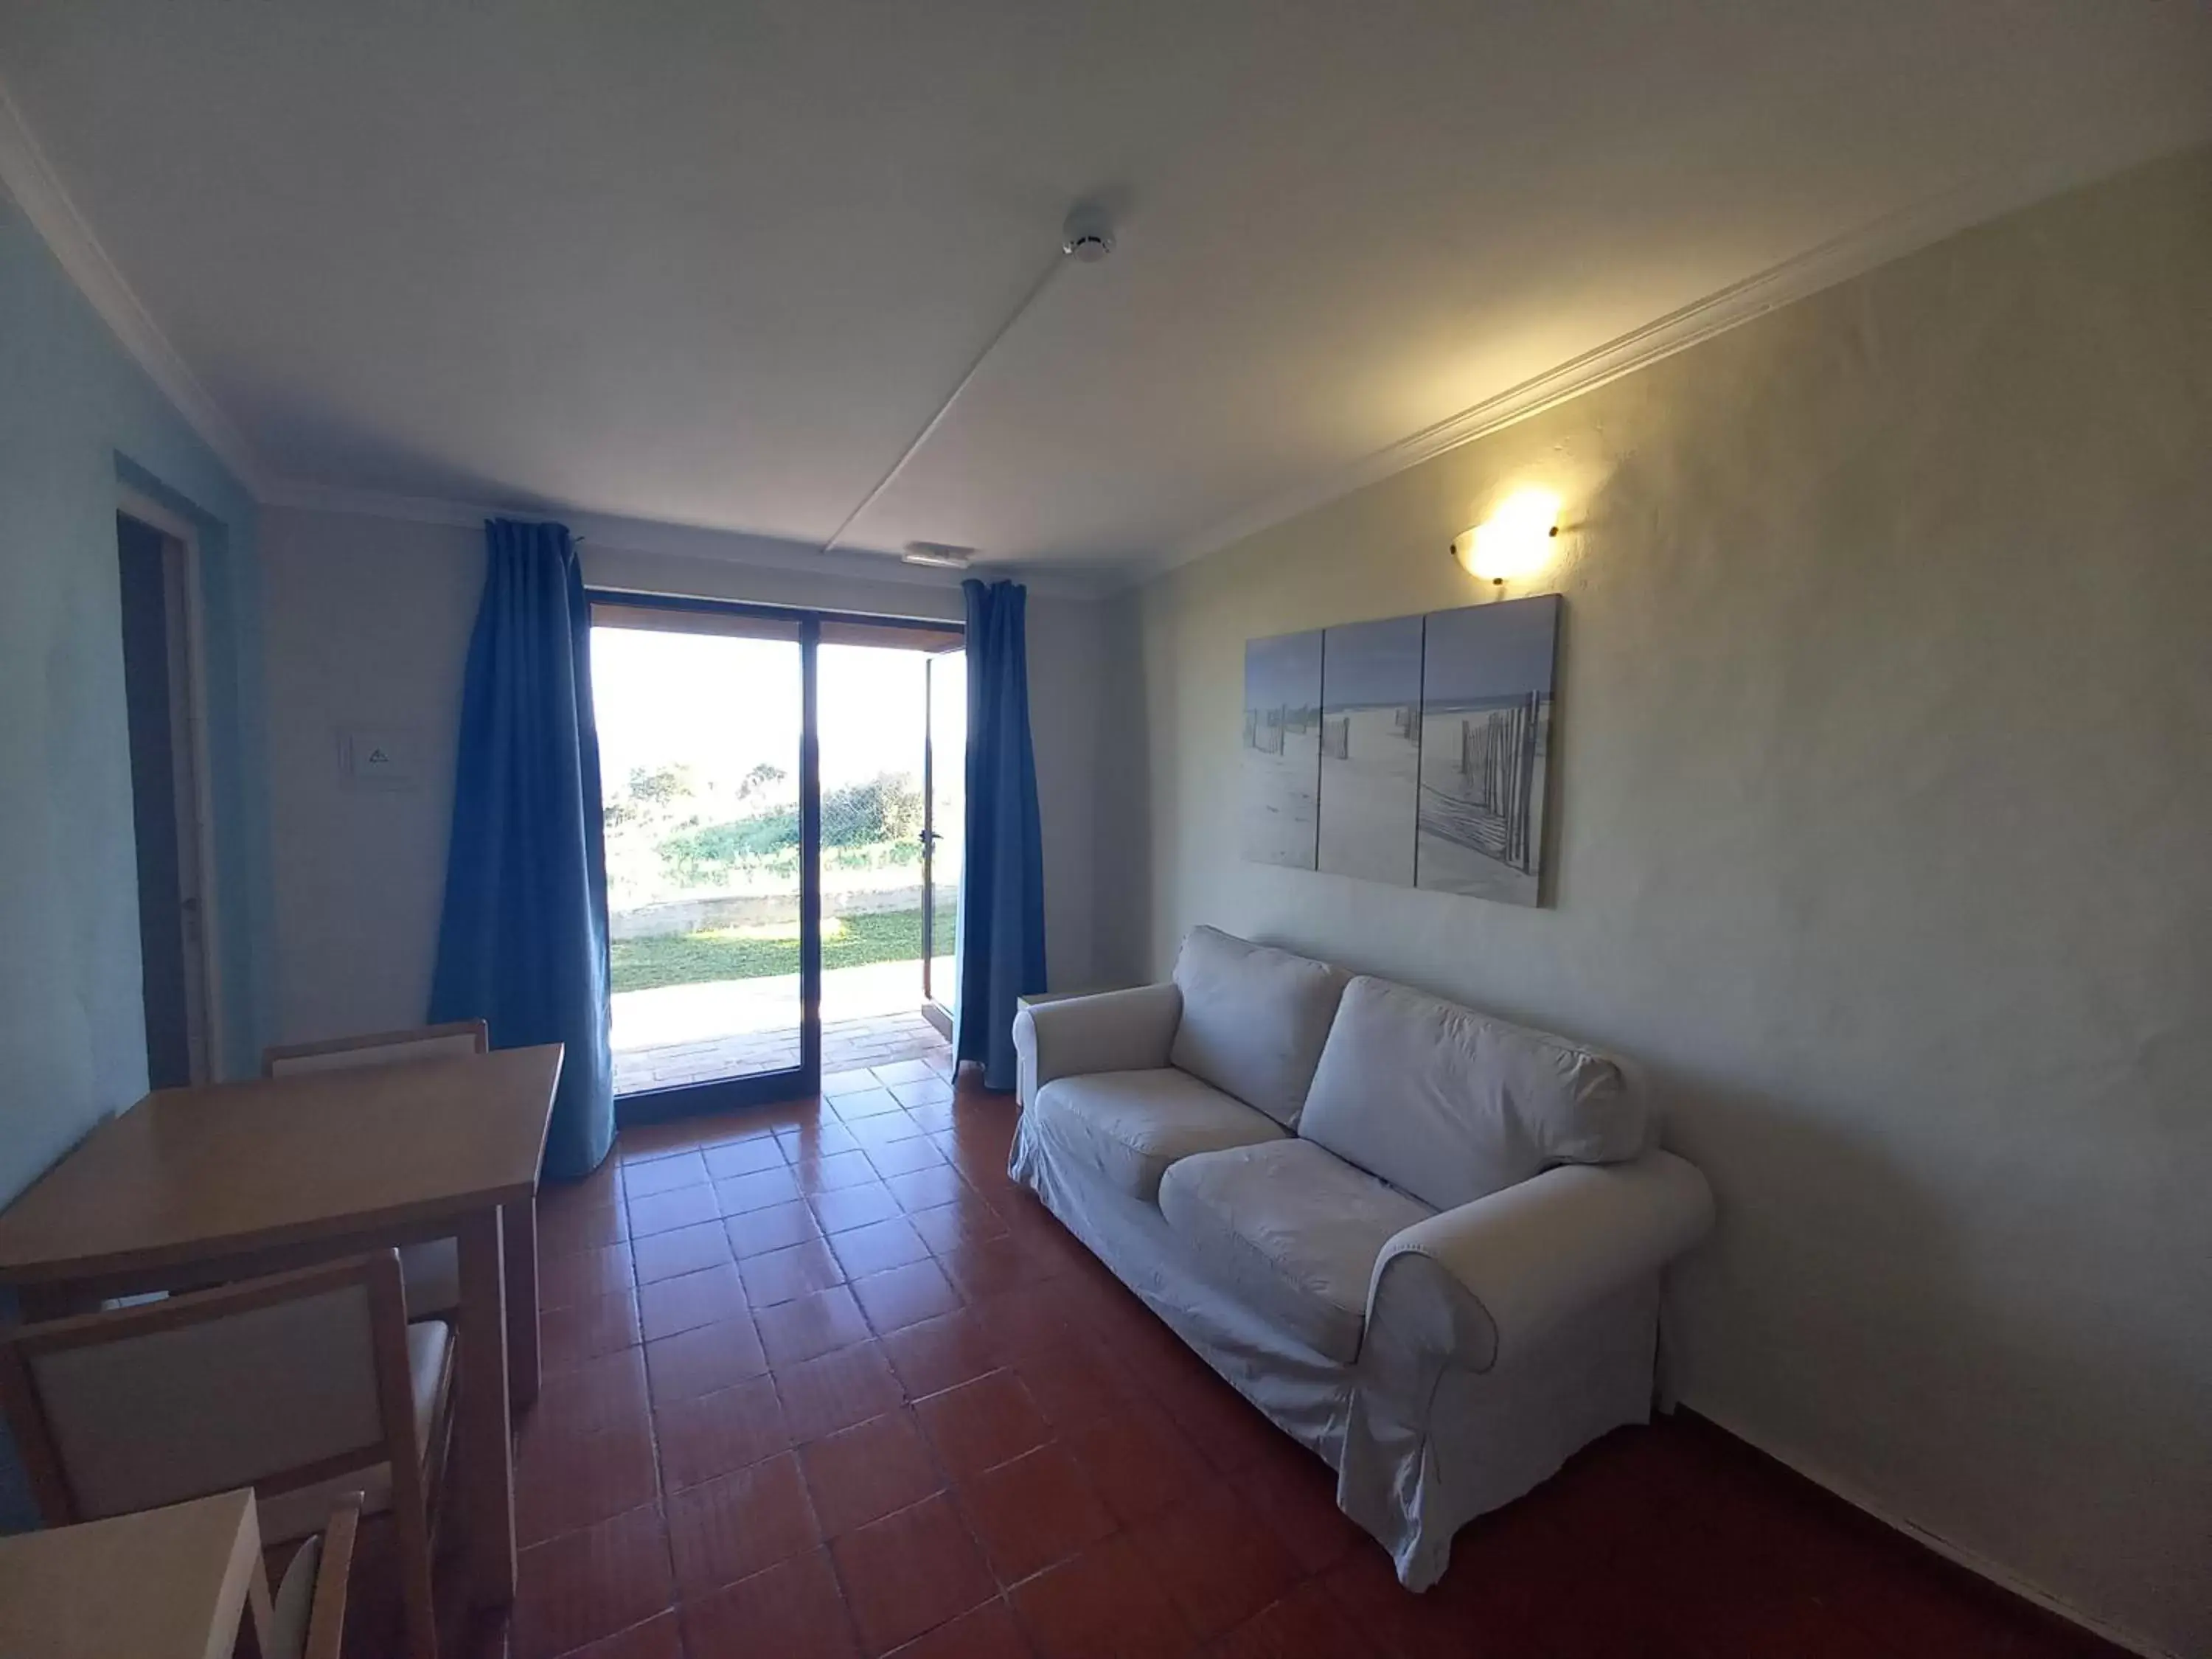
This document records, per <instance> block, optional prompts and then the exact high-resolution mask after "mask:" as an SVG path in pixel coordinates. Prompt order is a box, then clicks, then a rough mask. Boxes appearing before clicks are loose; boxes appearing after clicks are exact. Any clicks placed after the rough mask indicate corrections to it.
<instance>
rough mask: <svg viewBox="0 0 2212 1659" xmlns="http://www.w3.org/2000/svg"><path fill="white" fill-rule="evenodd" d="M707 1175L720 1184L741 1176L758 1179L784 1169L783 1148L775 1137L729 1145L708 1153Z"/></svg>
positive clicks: (757, 1138) (710, 1147)
mask: <svg viewBox="0 0 2212 1659" xmlns="http://www.w3.org/2000/svg"><path fill="white" fill-rule="evenodd" d="M706 1156H707V1173H708V1175H709V1176H713V1177H714V1179H715V1180H716V1181H728V1180H730V1179H732V1177H734V1176H745V1175H757V1174H758V1173H759V1172H760V1171H762V1170H781V1169H782V1168H783V1167H784V1156H783V1148H782V1147H781V1146H778V1145H777V1144H776V1139H775V1136H774V1135H772V1134H768V1135H755V1136H753V1137H752V1138H751V1139H746V1140H731V1141H725V1142H724V1143H723V1144H722V1145H720V1146H709V1147H708V1149H707V1154H706Z"/></svg>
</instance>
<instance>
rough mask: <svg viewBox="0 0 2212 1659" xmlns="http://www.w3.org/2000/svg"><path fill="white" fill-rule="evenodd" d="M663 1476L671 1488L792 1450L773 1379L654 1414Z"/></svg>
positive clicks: (758, 1379) (757, 1380)
mask: <svg viewBox="0 0 2212 1659" xmlns="http://www.w3.org/2000/svg"><path fill="white" fill-rule="evenodd" d="M653 1425H654V1431H655V1433H656V1435H657V1437H658V1438H659V1448H660V1476H661V1480H662V1481H663V1482H664V1483H665V1485H666V1486H667V1488H668V1490H669V1491H671V1492H678V1491H681V1490H682V1489H683V1488H684V1487H686V1486H697V1485H699V1483H700V1482H702V1481H704V1480H713V1479H714V1477H715V1476H716V1475H720V1474H733V1473H735V1472H736V1471H737V1470H738V1469H742V1468H749V1467H750V1466H751V1465H752V1464H755V1463H757V1462H761V1461H763V1459H765V1458H769V1457H773V1456H775V1455H776V1454H777V1453H778V1452H781V1451H784V1450H787V1449H788V1448H789V1447H790V1445H791V1433H790V1431H789V1429H788V1428H787V1426H786V1425H785V1423H784V1420H783V1404H782V1401H781V1400H780V1399H779V1398H778V1397H777V1395H776V1391H775V1381H774V1379H772V1378H769V1377H766V1376H756V1377H753V1378H750V1380H748V1381H746V1382H744V1383H738V1384H737V1385H736V1386H734V1387H732V1388H727V1389H716V1390H715V1391H714V1392H713V1393H711V1394H702V1395H694V1396H692V1397H691V1398H690V1399H689V1400H678V1401H672V1402H671V1403H670V1404H668V1405H666V1406H664V1407H661V1408H660V1409H659V1411H657V1412H656V1413H653Z"/></svg>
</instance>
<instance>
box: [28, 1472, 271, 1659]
mask: <svg viewBox="0 0 2212 1659" xmlns="http://www.w3.org/2000/svg"><path fill="white" fill-rule="evenodd" d="M260 1565H261V1527H260V1522H259V1520H258V1516H256V1514H255V1511H254V1507H253V1494H252V1492H250V1491H247V1492H222V1493H218V1494H217V1495H216V1496H215V1497H213V1498H195V1499H194V1500H193V1501H192V1502H191V1503H189V1504H171V1505H170V1506H169V1507H168V1508H167V1509H159V1510H141V1511H139V1512H138V1513H137V1514H135V1515H118V1516H113V1517H112V1518H111V1519H109V1520H106V1521H88V1522H85V1523H84V1524H83V1525H82V1526H76V1527H54V1528H49V1529H48V1530H46V1531H45V1532H27V1533H19V1534H16V1535H15V1536H14V1537H12V1538H0V1653H9V1654H26V1655H28V1654H36V1655H38V1656H40V1659H118V1656H119V1655H125V1654H128V1655H130V1656H131V1659H229V1655H230V1652H231V1650H232V1648H233V1646H234V1644H235V1643H236V1641H237V1638H238V1627H239V1621H240V1619H241V1618H242V1617H243V1615H244V1613H245V1609H246V1595H247V1593H248V1588H249V1586H250V1585H251V1584H252V1579H253V1575H254V1573H255V1572H257V1571H259V1569H260Z"/></svg>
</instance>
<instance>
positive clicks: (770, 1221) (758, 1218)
mask: <svg viewBox="0 0 2212 1659" xmlns="http://www.w3.org/2000/svg"><path fill="white" fill-rule="evenodd" d="M722 1231H723V1233H724V1235H725V1236H726V1237H727V1238H728V1240H729V1247H730V1249H732V1250H733V1251H734V1252H736V1254H737V1258H738V1261H740V1262H742V1261H744V1259H745V1258H746V1257H747V1256H749V1255H763V1254H765V1253H766V1252H768V1251H769V1250H787V1249H790V1248H791V1247H792V1246H793V1245H794V1244H805V1243H809V1242H810V1241H812V1240H815V1239H818V1238H820V1237H822V1229H821V1228H819V1227H818V1226H817V1225H815V1223H814V1212H813V1211H811V1210H810V1209H808V1208H807V1207H806V1206H805V1205H804V1204H778V1205H775V1206H771V1207H770V1208H768V1209H765V1210H752V1211H749V1212H747V1213H745V1214H744V1215H733V1216H732V1217H730V1218H729V1219H727V1220H726V1221H725V1222H724V1223H723V1224H722Z"/></svg>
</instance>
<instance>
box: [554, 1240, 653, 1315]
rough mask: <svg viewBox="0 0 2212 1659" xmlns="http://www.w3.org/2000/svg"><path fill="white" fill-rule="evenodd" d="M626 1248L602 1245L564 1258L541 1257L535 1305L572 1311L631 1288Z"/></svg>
mask: <svg viewBox="0 0 2212 1659" xmlns="http://www.w3.org/2000/svg"><path fill="white" fill-rule="evenodd" d="M631 1271H632V1270H631V1267H630V1260H629V1245H627V1244H602V1245H599V1247H597V1248H596V1249H587V1250H572V1251H569V1252H568V1254H566V1255H541V1257H540V1259H539V1261H538V1309H539V1310H540V1311H541V1312H542V1311H543V1310H545V1309H547V1308H573V1307H574V1306H575V1305H576V1304H578V1303H580V1302H590V1301H593V1300H596V1299H597V1298H598V1297H603V1296H620V1295H622V1294H623V1293H624V1292H625V1291H628V1290H629V1288H630V1285H631V1283H632V1279H631Z"/></svg>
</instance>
